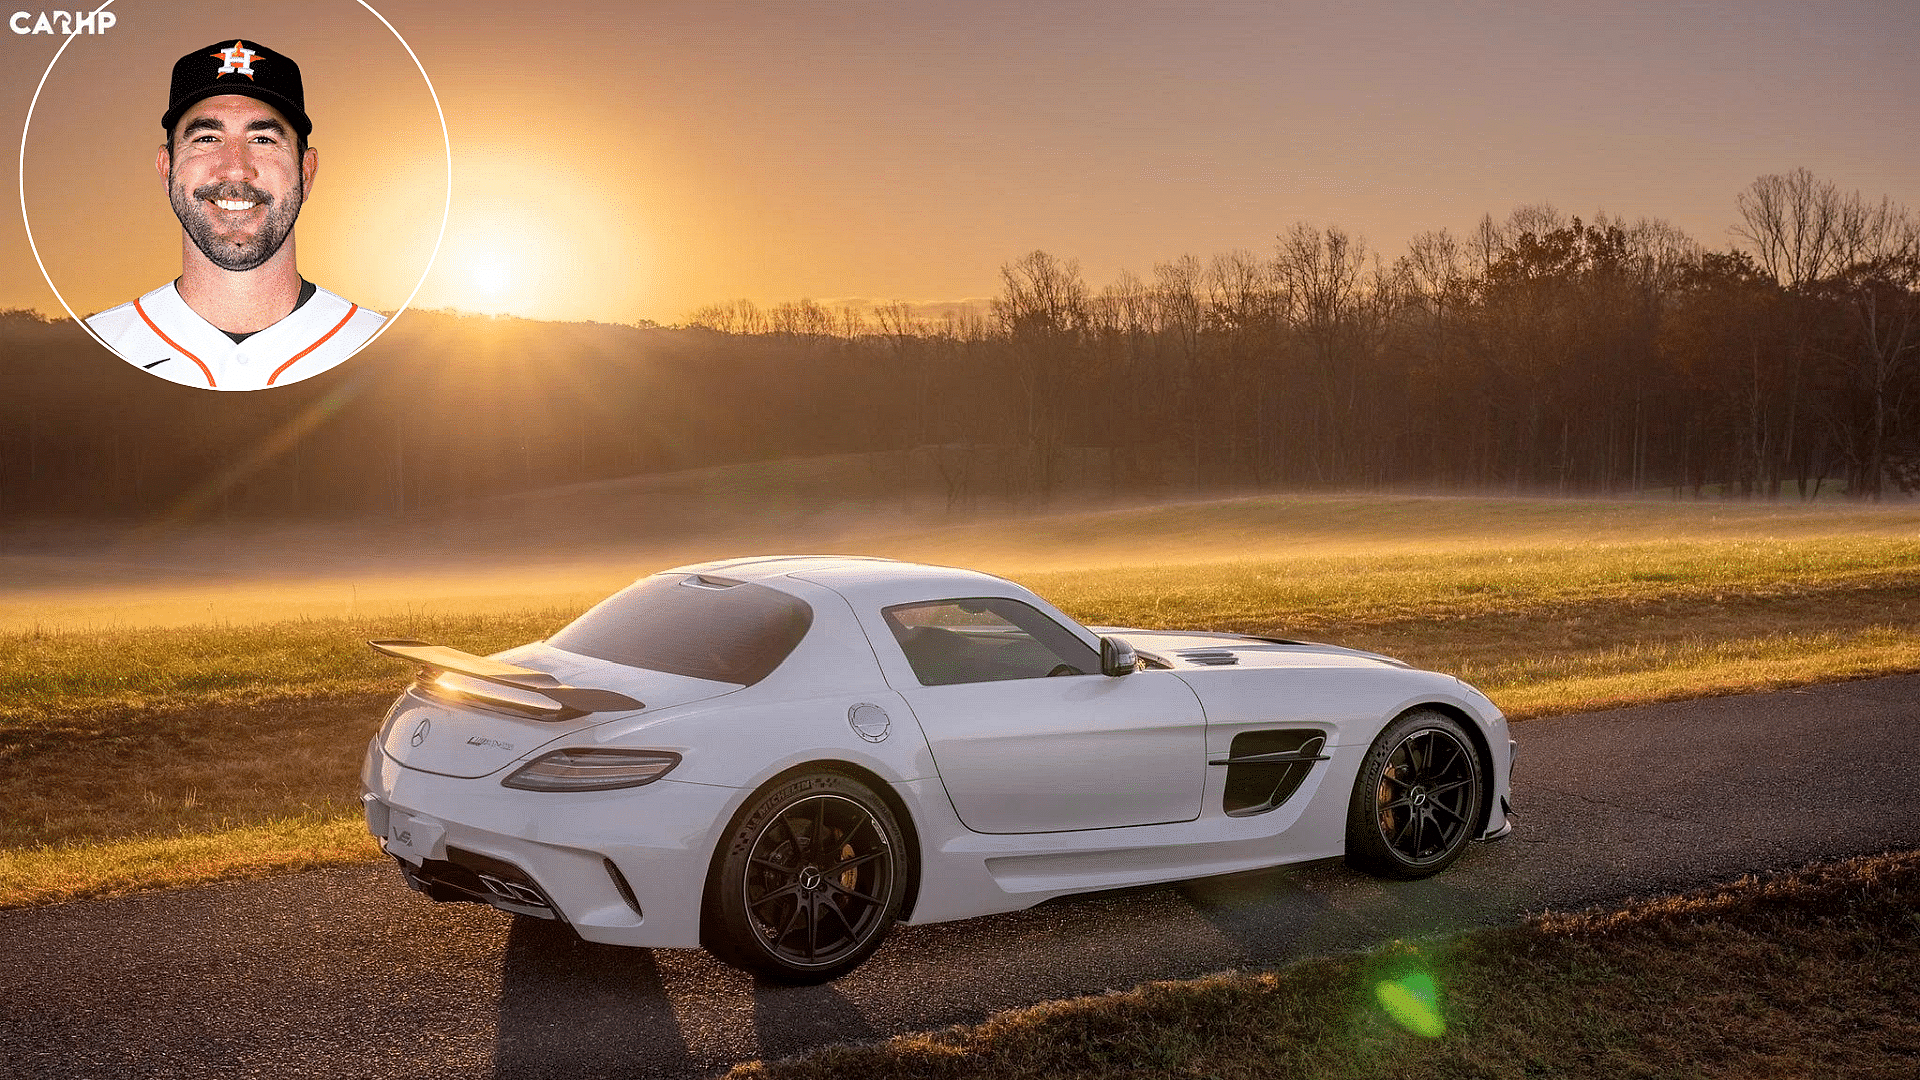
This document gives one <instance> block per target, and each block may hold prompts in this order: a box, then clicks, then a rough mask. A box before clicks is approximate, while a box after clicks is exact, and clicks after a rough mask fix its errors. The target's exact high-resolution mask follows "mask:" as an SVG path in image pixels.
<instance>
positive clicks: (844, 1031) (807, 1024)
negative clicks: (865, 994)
mask: <svg viewBox="0 0 1920 1080" xmlns="http://www.w3.org/2000/svg"><path fill="white" fill-rule="evenodd" d="M753 1027H754V1034H755V1035H756V1036H758V1038H759V1041H760V1056H761V1057H763V1058H768V1059H772V1058H782V1057H790V1056H792V1055H794V1054H798V1053H800V1052H801V1051H803V1050H811V1049H814V1048H815V1047H820V1046H827V1045H830V1044H833V1043H855V1042H859V1043H864V1042H875V1041H878V1040H880V1039H883V1038H885V1037H886V1035H887V1033H886V1032H883V1031H881V1030H879V1029H878V1028H875V1027H874V1026H873V1024H872V1023H871V1022H869V1021H868V1019H867V1016H866V1014H865V1013H864V1012H862V1011H861V1010H860V1008H859V1006H857V1005H855V1004H854V1003H853V1002H851V1001H849V1000H847V998H846V995H844V994H842V993H841V992H840V991H839V990H838V989H836V988H835V987H834V985H833V984H832V983H828V984H826V985H824V986H782V985H780V984H779V983H773V982H768V981H766V980H764V979H756V980H754V986H753Z"/></svg>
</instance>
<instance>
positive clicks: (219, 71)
mask: <svg viewBox="0 0 1920 1080" xmlns="http://www.w3.org/2000/svg"><path fill="white" fill-rule="evenodd" d="M222 94H241V95H244V96H246V97H250V98H255V99H258V100H260V101H264V102H266V103H267V104H269V105H271V106H273V107H274V108H276V109H278V110H280V115H282V116H284V117H286V118H287V119H288V120H289V121H290V122H291V123H292V124H293V126H294V128H295V129H296V130H297V131H299V132H300V137H301V138H303V139H304V138H306V137H307V136H308V135H310V134H312V133H313V121H311V120H309V119H307V105H306V102H307V96H306V93H305V91H303V90H302V89H301V86H300V65H298V64H296V63H294V62H293V61H292V60H291V59H290V58H288V57H286V56H283V55H281V54H280V53H277V52H274V51H273V50H272V49H269V48H267V47H266V46H265V45H262V44H260V43H259V42H257V41H248V40H246V39H245V38H235V39H233V40H232V41H227V40H224V39H223V40H220V41H216V42H214V43H213V44H211V45H209V46H207V47H206V48H204V49H195V50H194V51H193V52H190V53H188V54H187V55H185V56H183V57H181V58H180V59H178V60H176V61H174V64H173V91H172V93H170V94H168V95H167V113H166V115H165V116H162V117H161V118H160V126H161V127H163V128H166V129H167V131H169V132H171V131H172V130H173V125H175V124H177V123H179V122H180V114H182V113H184V112H186V111H187V109H188V108H190V107H191V106H192V105H193V103H194V102H196V101H204V100H206V99H207V98H210V97H219V96H220V95H222Z"/></svg>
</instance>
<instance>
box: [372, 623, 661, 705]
mask: <svg viewBox="0 0 1920 1080" xmlns="http://www.w3.org/2000/svg"><path fill="white" fill-rule="evenodd" d="M367 644H369V645H371V646H373V651H375V652H378V653H385V654H386V655H388V656H392V657H396V658H398V659H401V660H405V661H407V662H408V663H410V664H414V665H416V666H418V667H419V668H420V681H421V682H429V681H431V679H432V677H433V675H434V673H435V672H440V671H451V672H453V673H454V674H456V675H465V676H467V677H468V678H471V679H479V680H480V681H481V682H489V683H493V684H494V685H496V686H505V687H509V688H511V689H514V690H526V691H530V692H532V693H535V694H539V695H541V696H542V697H547V698H552V699H553V700H554V701H555V702H557V703H559V704H560V705H561V706H563V707H565V709H566V710H567V713H568V715H569V716H585V715H586V714H587V713H596V712H620V711H625V710H629V709H644V708H646V705H645V703H643V702H640V701H636V700H634V699H633V698H630V697H628V696H627V695H625V694H621V693H616V692H615V691H612V690H596V689H594V688H592V687H587V686H568V685H567V684H566V683H563V682H561V681H560V680H559V679H556V678H554V677H553V676H551V675H549V674H547V673H546V672H544V671H535V670H534V669H532V668H525V667H521V666H520V665H518V664H509V663H507V662H506V661H505V660H490V659H488V658H487V657H484V656H475V655H473V654H472V653H470V652H461V651H460V650H459V649H451V648H448V647H447V646H445V645H429V644H427V643H426V642H424V641H410V640H407V639H404V638H402V639H398V640H393V641H369V642H367ZM554 719H559V718H558V717H555V718H554Z"/></svg>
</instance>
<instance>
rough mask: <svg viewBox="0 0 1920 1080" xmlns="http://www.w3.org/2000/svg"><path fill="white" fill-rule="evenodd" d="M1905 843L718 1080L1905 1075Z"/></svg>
mask: <svg viewBox="0 0 1920 1080" xmlns="http://www.w3.org/2000/svg"><path fill="white" fill-rule="evenodd" d="M1916 911H1920V853H1914V852H1907V853H1900V854H1893V855H1887V856H1881V857H1877V858H1868V859H1857V860H1852V861H1848V862H1844V863H1837V864H1830V865H1823V866H1816V867H1810V868H1806V869H1802V870H1799V871H1795V872H1792V873H1787V874H1780V875H1774V876H1769V877H1766V878H1749V879H1744V880H1742V881H1739V882H1736V883H1732V884H1729V885H1727V886H1725V887H1721V888H1714V889H1706V890H1701V891H1698V892H1693V893H1689V894H1686V895H1683V896H1676V897H1667V898H1662V899H1659V900H1653V901H1648V902H1644V903H1640V904H1633V905H1629V906H1627V907H1625V908H1624V909H1621V910H1614V911H1592V912H1582V913H1573V914H1547V915H1544V916H1541V917H1538V918H1534V919H1531V920H1529V921H1527V922H1526V923H1523V924H1522V925H1519V926H1515V927H1510V928H1503V929H1496V930H1483V931H1476V932H1471V933H1465V934H1457V935H1453V936H1449V937H1442V938H1436V939H1432V940H1427V941H1418V942H1396V943H1394V944H1392V945H1390V946H1388V947H1385V948H1382V949H1378V950H1375V951H1373V952H1371V953H1367V954H1363V955H1357V956H1355V955H1349V956H1333V957H1324V958H1316V959H1311V960H1306V961H1301V962H1298V963H1294V964H1290V965H1288V966H1286V967H1283V968H1280V969H1278V970H1274V971H1265V972H1257V973H1229V974H1225V975H1220V976H1214V977H1211V978H1207V979H1201V980H1196V981H1190V982H1179V983H1155V984H1150V985H1146V986H1142V987H1139V988H1136V989H1133V990H1129V991H1125V992H1116V993H1109V994H1106V995H1103V996H1097V997H1086V998H1079V999H1075V1000H1071V1001H1060V1002H1053V1003H1050V1004H1046V1005H1039V1006H1035V1007H1033V1008H1029V1009H1020V1010H1014V1011H1010V1012H1006V1013H1001V1014H999V1015H997V1016H995V1017H993V1018H991V1019H989V1020H988V1021H986V1022H985V1023H982V1024H978V1025H973V1026H968V1027H960V1028H952V1029H948V1030H945V1031H939V1032H932V1033H929V1034H921V1035H911V1036H903V1037H900V1038H896V1039H892V1040H889V1041H887V1042H884V1043H879V1044H875V1045H871V1046H846V1047H829V1048H826V1049H823V1050H818V1051H815V1052H813V1053H810V1054H807V1055H804V1056H802V1057H799V1058H794V1059H788V1060H785V1061H778V1062H765V1063H763V1062H752V1063H749V1064H746V1065H742V1066H739V1067H737V1068H735V1069H734V1070H733V1072H732V1073H730V1074H729V1076H730V1077H731V1078H732V1080H827V1078H830V1077H831V1078H837V1077H846V1076H858V1077H862V1078H863V1080H907V1078H912V1080H948V1078H951V1080H960V1078H970V1077H994V1078H996V1080H1136V1078H1137V1080H1145V1078H1148V1077H1208V1078H1215V1080H1273V1078H1280V1077H1287V1078H1296V1077H1297V1078H1313V1080H1359V1078H1381V1080H1388V1078H1407V1080H1455V1078H1459V1080H1466V1078H1475V1080H1520V1078H1524V1077H1555V1078H1578V1080H1585V1078H1593V1080H1615V1078H1618V1077H1639V1078H1646V1080H1667V1078H1671V1080H1693V1078H1697V1077H1780V1078H1788V1077H1793V1078H1800V1077H1821V1078H1823V1080H1840V1078H1849V1080H1851V1078H1860V1080H1867V1078H1872V1080H1896V1078H1900V1080H1904V1078H1906V1077H1911V1076H1914V1075H1917V1074H1920V979H1916V978H1915V975H1916V973H1920V915H1916V914H1915V913H1916Z"/></svg>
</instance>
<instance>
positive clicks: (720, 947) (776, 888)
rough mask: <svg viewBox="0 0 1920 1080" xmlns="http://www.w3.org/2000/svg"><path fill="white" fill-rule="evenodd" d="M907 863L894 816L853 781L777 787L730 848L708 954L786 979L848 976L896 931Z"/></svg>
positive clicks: (718, 883)
mask: <svg viewBox="0 0 1920 1080" xmlns="http://www.w3.org/2000/svg"><path fill="white" fill-rule="evenodd" d="M908 857H909V855H908V852H907V850H906V845H905V842H904V841H903V839H902V837H901V832H900V826H899V824H898V823H897V822H896V821H895V820H894V816H893V812H892V811H891V810H890V809H889V808H888V807H887V804H886V802H885V801H884V800H882V799H881V798H880V796H879V795H878V794H876V793H875V792H874V791H873V789H871V788H869V787H868V786H867V785H866V784H863V783H861V782H860V781H858V780H856V779H854V778H853V777H851V776H847V775H845V774H843V773H837V772H827V771H820V772H811V773H806V774H803V775H800V776H795V777H791V778H789V779H786V780H783V781H781V782H780V783H778V784H775V785H771V786H769V787H768V788H766V789H764V790H762V791H761V792H759V793H757V794H756V795H755V796H754V797H753V798H752V799H751V800H749V801H748V803H747V806H746V808H745V809H744V810H743V811H742V812H741V814H740V815H739V816H738V817H736V818H735V819H734V823H733V826H732V828H731V829H730V831H729V832H728V834H727V836H726V838H725V840H724V842H723V847H722V854H721V858H720V862H719V865H718V867H717V871H716V873H715V875H714V878H713V881H712V883H711V885H710V887H709V892H708V897H707V911H708V919H707V927H706V933H705V934H704V935H703V936H704V937H705V939H706V945H707V948H708V949H709V950H711V951H712V952H713V953H714V954H715V955H717V956H719V957H720V958H721V959H722V960H725V961H727V962H728V963H730V964H733V965H735V966H736V967H742V968H746V969H748V970H750V971H755V972H759V973H760V974H763V975H766V976H768V977H769V978H773V979H777V980H779V981H781V982H789V983H818V982H825V981H827V980H828V979H833V978H837V977H839V976H841V975H844V974H846V973H847V972H849V971H852V970H853V969H854V968H855V967H858V966H859V965H860V963H861V962H862V961H864V960H865V959H866V958H867V957H868V956H870V955H872V954H873V951H874V950H875V949H877V948H879V947H880V942H881V941H882V940H883V939H884V938H885V937H886V935H887V931H888V930H889V929H890V928H891V927H892V926H893V922H894V918H895V917H896V916H897V915H898V914H899V911H900V903H901V897H902V896H903V895H904V893H905V888H906V876H907V875H906V862H905V860H906V859H907V858H908Z"/></svg>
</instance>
